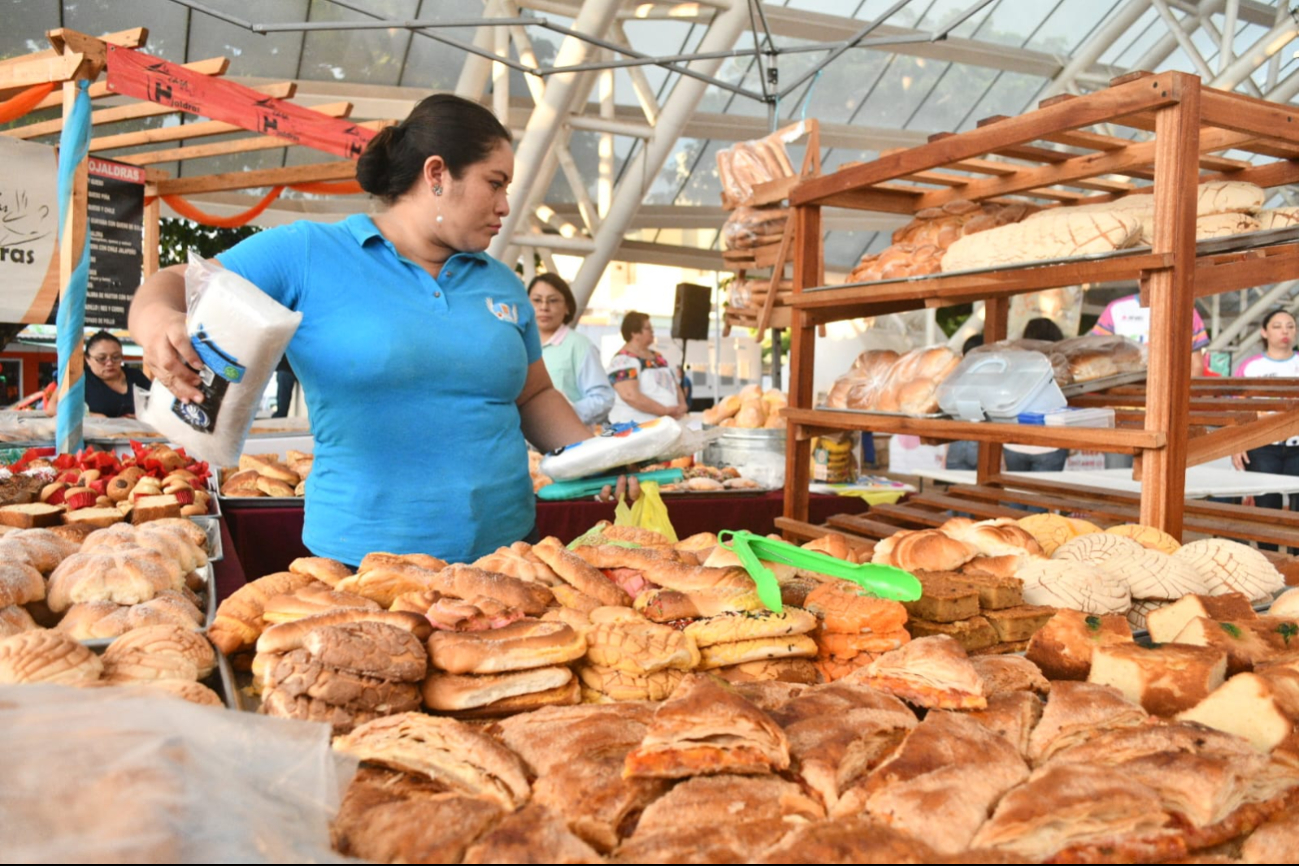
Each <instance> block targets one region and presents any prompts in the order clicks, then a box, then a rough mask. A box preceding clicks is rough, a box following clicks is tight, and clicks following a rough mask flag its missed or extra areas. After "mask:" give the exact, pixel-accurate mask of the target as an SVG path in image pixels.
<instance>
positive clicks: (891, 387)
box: [829, 346, 961, 415]
mask: <svg viewBox="0 0 1299 866" xmlns="http://www.w3.org/2000/svg"><path fill="white" fill-rule="evenodd" d="M867 356H870V357H867ZM886 359H887V356H886V355H881V354H877V353H872V352H865V353H863V354H862V355H861V356H859V357H858V359H857V361H855V362H854V364H853V369H852V370H851V371H849V373H848V374H847V375H846V376H844V377H842V378H840V379H839V381H837V382H835V384H834V387H833V388H832V389H831V391H830V398H829V405H830V407H831V408H842V409H865V410H868V411H875V412H896V413H901V414H904V415H932V414H933V413H935V412H937V411H938V398H937V396H936V394H935V390H936V389H937V387H938V384H939V383H940V382H942V381H943V379H945V378H947V376H948V375H949V374H950V373H951V372H952V370H953V369H955V368H956V365H957V364H959V363H960V361H961V356H960V355H958V354H956V353H955V352H953V351H952V350H951V349H949V348H947V347H946V346H932V347H929V348H925V349H912V350H911V351H910V352H907V353H906V354H905V355H902V356H901V357H900V358H897V359H896V360H895V361H893V363H892V364H889V365H888V368H887V371H885V370H884V369H883V363H884V361H885V360H886ZM840 402H842V403H843V405H838V404H839V403H840Z"/></svg>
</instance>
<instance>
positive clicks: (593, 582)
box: [532, 538, 632, 606]
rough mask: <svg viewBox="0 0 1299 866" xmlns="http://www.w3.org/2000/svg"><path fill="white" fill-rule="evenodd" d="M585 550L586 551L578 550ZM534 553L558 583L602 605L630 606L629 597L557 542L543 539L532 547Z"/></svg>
mask: <svg viewBox="0 0 1299 866" xmlns="http://www.w3.org/2000/svg"><path fill="white" fill-rule="evenodd" d="M580 549H581V550H587V549H588V548H580ZM532 550H533V553H535V554H536V555H537V557H538V558H539V559H541V561H542V562H543V563H545V565H546V566H547V567H548V568H550V570H551V571H553V572H554V573H555V575H556V576H558V577H559V578H560V579H561V580H563V581H564V582H565V583H567V584H569V585H570V586H572V587H573V588H574V589H577V590H578V591H579V592H582V593H583V594H585V595H589V596H591V597H592V598H595V599H598V600H599V601H600V603H601V604H608V605H623V606H630V604H631V598H632V597H631V596H630V595H629V594H628V593H627V591H626V590H625V589H623V588H622V587H621V586H619V585H618V584H616V583H614V582H613V581H612V580H610V579H609V578H608V577H606V576H605V575H604V574H603V573H601V572H600V570H599V569H598V568H596V567H595V566H592V565H591V564H590V563H589V562H588V561H587V560H586V559H585V558H584V557H583V556H581V555H579V554H578V553H574V552H572V551H570V550H568V549H567V548H565V547H564V545H563V544H561V543H560V542H559V541H558V539H554V538H546V539H543V540H542V541H541V542H539V543H537V544H535V545H533V547H532Z"/></svg>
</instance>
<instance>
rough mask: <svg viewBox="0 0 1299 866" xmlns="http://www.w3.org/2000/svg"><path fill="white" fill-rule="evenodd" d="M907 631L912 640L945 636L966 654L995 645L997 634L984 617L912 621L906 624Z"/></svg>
mask: <svg viewBox="0 0 1299 866" xmlns="http://www.w3.org/2000/svg"><path fill="white" fill-rule="evenodd" d="M907 630H908V631H910V632H911V636H912V637H913V638H923V637H932V636H934V635H946V636H947V637H950V638H952V639H953V640H955V641H956V642H957V643H958V644H960V646H961V649H963V650H965V652H966V653H972V652H974V651H975V650H981V649H986V648H987V647H990V646H993V645H994V644H996V643H997V632H996V630H995V629H993V627H992V625H991V624H990V623H989V622H988V620H987V618H986V617H982V616H973V617H970V618H969V619H961V620H957V621H956V622H929V621H928V620H923V619H912V620H911V621H910V622H908V623H907Z"/></svg>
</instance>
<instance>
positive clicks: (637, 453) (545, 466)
mask: <svg viewBox="0 0 1299 866" xmlns="http://www.w3.org/2000/svg"><path fill="white" fill-rule="evenodd" d="M680 438H681V425H680V424H678V423H677V422H676V420H675V419H673V418H669V417H668V416H666V415H665V416H663V417H661V418H655V419H654V420H652V421H646V422H645V423H644V424H638V425H636V427H635V429H633V430H630V431H622V432H618V433H614V434H612V435H604V436H596V437H595V438H593V439H584V440H582V441H581V442H576V443H574V444H572V445H566V446H565V447H563V448H560V449H558V450H556V451H551V452H550V453H549V454H547V455H546V456H545V457H543V458H541V473H542V474H543V475H549V476H550V477H551V478H553V479H554V480H556V481H567V480H569V479H571V478H585V477H586V476H588V475H596V474H598V473H600V472H604V471H606V470H608V469H613V468H614V467H617V466H626V465H627V464H628V463H639V462H640V461H642V460H651V459H653V458H655V457H658V456H660V455H661V454H664V453H665V452H667V451H668V450H669V449H671V448H672V447H673V446H674V445H675V444H676V442H677V440H678V439H680Z"/></svg>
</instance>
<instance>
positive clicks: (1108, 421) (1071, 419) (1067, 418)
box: [1019, 406, 1114, 427]
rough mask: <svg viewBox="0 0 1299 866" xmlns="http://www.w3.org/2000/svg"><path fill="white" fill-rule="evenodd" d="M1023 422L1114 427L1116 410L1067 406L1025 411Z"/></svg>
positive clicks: (1057, 425)
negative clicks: (1046, 410)
mask: <svg viewBox="0 0 1299 866" xmlns="http://www.w3.org/2000/svg"><path fill="white" fill-rule="evenodd" d="M1019 423H1021V424H1042V425H1044V426H1047V427H1113V426H1114V410H1113V409H1110V408H1108V407H1099V406H1098V407H1094V408H1090V409H1075V408H1074V407H1072V406H1066V407H1064V408H1063V409H1055V410H1053V411H1051V412H1023V413H1021V414H1020V416H1019Z"/></svg>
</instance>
